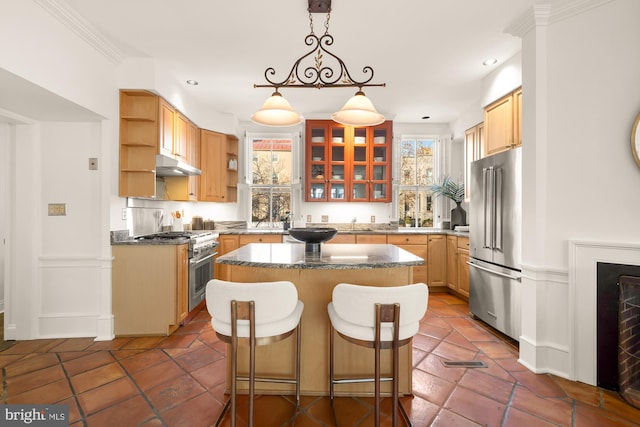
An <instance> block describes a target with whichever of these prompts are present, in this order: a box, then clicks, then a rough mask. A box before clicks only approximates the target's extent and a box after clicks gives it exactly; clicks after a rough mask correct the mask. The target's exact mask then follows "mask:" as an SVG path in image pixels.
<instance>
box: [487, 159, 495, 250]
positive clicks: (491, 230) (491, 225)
mask: <svg viewBox="0 0 640 427" xmlns="http://www.w3.org/2000/svg"><path fill="white" fill-rule="evenodd" d="M495 178H496V171H495V169H494V168H493V166H491V167H489V185H488V186H487V187H488V188H487V192H488V193H489V196H488V197H489V222H488V224H487V228H488V229H489V245H488V246H487V247H488V248H489V249H495V244H496V234H495V224H496V193H495V189H496V180H495Z"/></svg>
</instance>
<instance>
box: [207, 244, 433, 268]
mask: <svg viewBox="0 0 640 427" xmlns="http://www.w3.org/2000/svg"><path fill="white" fill-rule="evenodd" d="M216 262H217V263H220V264H229V265H240V266H248V267H263V268H285V269H324V270H347V269H372V268H393V267H406V266H413V265H423V264H424V260H423V259H422V258H420V257H418V256H415V255H413V254H412V253H410V252H407V251H405V250H404V249H400V248H398V247H397V246H394V245H386V244H385V245H370V244H341V245H322V250H321V253H320V254H306V253H305V245H304V243H251V244H248V245H246V246H243V247H241V248H239V249H236V250H234V251H232V252H229V253H228V254H225V255H222V256H220V257H218V259H217V260H216Z"/></svg>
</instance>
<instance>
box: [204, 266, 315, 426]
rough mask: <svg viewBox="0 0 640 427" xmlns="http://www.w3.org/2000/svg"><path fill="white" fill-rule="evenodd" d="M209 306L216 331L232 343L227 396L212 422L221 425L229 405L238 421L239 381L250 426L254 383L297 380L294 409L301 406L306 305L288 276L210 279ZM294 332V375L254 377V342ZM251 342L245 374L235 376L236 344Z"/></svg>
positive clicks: (207, 299) (232, 420)
mask: <svg viewBox="0 0 640 427" xmlns="http://www.w3.org/2000/svg"><path fill="white" fill-rule="evenodd" d="M206 301H207V310H208V311H209V314H211V325H212V326H213V330H214V331H215V332H216V335H217V336H218V337H219V338H220V339H221V340H222V341H223V342H225V343H227V344H231V355H230V357H231V371H232V372H231V396H230V397H229V400H228V401H227V403H226V404H225V406H224V408H223V410H222V413H221V414H220V416H219V417H218V420H217V421H216V424H215V425H216V426H217V425H219V424H220V422H221V421H222V419H223V418H224V415H225V413H226V412H227V411H228V410H229V406H230V407H231V426H232V427H235V425H236V391H237V390H236V388H237V382H238V381H248V382H249V426H253V406H254V402H253V400H254V399H253V398H254V391H255V382H256V381H259V382H275V383H287V384H295V389H296V391H295V393H296V408H295V414H296V415H297V411H298V409H299V405H300V338H301V333H300V330H301V327H300V318H301V316H302V311H303V309H304V304H303V303H302V301H300V300H298V291H297V289H296V287H295V285H294V284H293V283H291V282H287V281H279V282H259V283H240V282H228V281H223V280H217V279H213V280H211V281H209V283H207V289H206ZM294 332H295V333H296V355H295V359H296V367H295V378H291V379H289V378H266V377H260V378H259V377H256V372H255V347H256V346H258V345H267V344H272V343H274V342H277V341H281V340H283V339H285V338H287V337H289V336H291V335H293V333H294ZM239 343H242V344H248V346H249V376H248V377H240V376H238V362H237V359H238V344H239Z"/></svg>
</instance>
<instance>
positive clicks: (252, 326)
mask: <svg viewBox="0 0 640 427" xmlns="http://www.w3.org/2000/svg"><path fill="white" fill-rule="evenodd" d="M255 315H256V311H255V305H254V302H253V301H250V302H249V427H253V407H254V405H253V398H254V395H255V390H256V321H255Z"/></svg>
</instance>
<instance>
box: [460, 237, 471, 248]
mask: <svg viewBox="0 0 640 427" xmlns="http://www.w3.org/2000/svg"><path fill="white" fill-rule="evenodd" d="M458 247H459V248H460V249H467V250H469V238H468V237H458Z"/></svg>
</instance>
